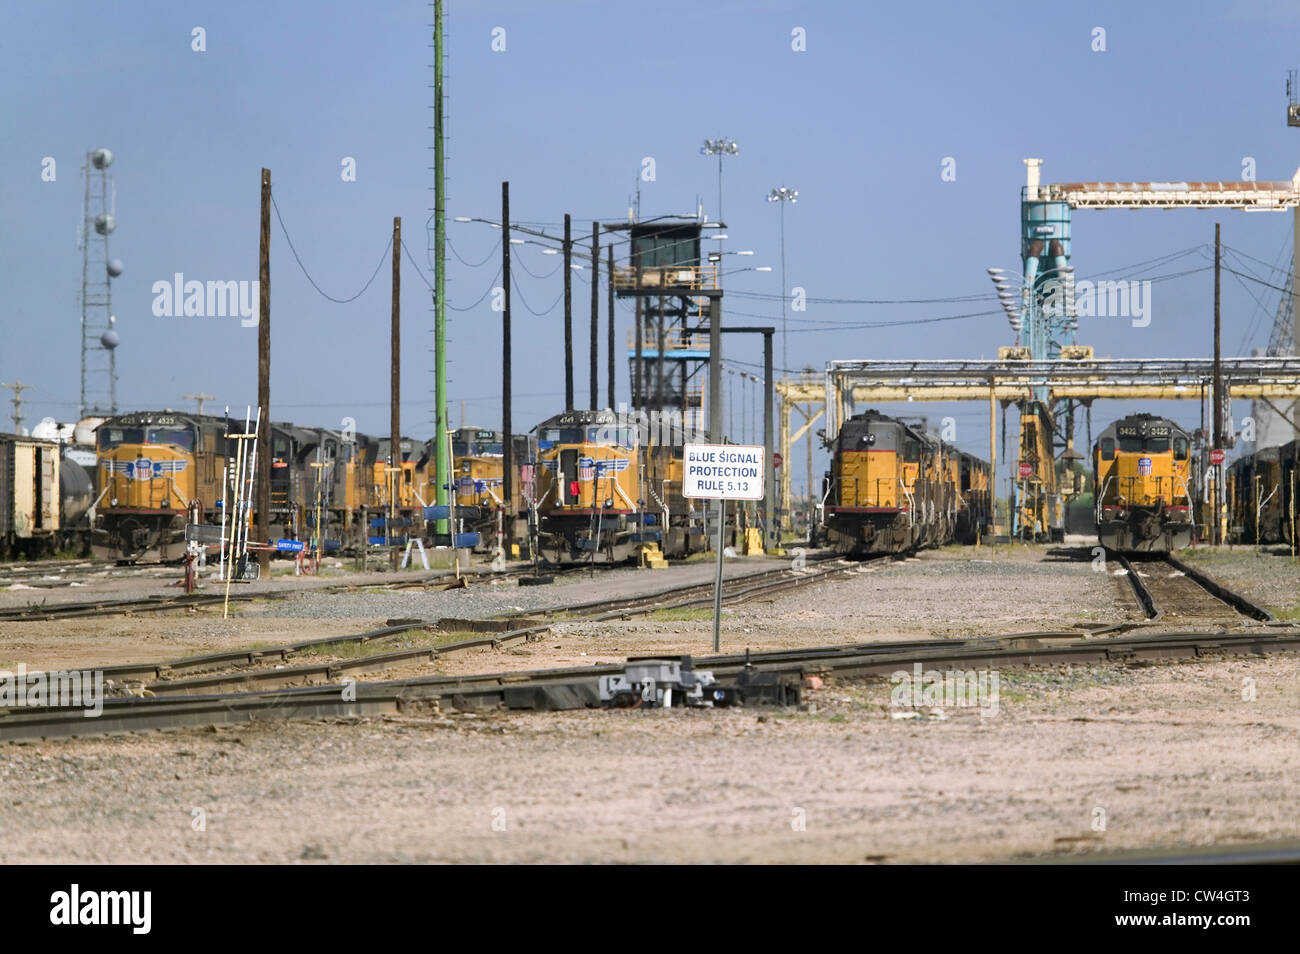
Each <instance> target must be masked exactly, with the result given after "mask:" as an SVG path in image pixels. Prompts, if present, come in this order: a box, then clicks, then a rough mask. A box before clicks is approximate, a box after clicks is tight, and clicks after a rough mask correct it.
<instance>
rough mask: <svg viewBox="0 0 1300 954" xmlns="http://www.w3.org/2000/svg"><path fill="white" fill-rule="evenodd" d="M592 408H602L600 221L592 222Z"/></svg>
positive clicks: (590, 388) (594, 409)
mask: <svg viewBox="0 0 1300 954" xmlns="http://www.w3.org/2000/svg"><path fill="white" fill-rule="evenodd" d="M589 354H590V362H589V363H590V365H591V384H590V386H589V390H590V392H591V401H590V405H591V409H592V410H593V411H599V410H600V223H599V222H592V223H591V347H590V349H589Z"/></svg>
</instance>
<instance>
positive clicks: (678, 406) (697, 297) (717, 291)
mask: <svg viewBox="0 0 1300 954" xmlns="http://www.w3.org/2000/svg"><path fill="white" fill-rule="evenodd" d="M722 227H723V226H722V223H720V222H711V223H705V222H701V221H700V220H699V219H698V218H685V217H681V216H660V217H658V218H655V219H650V220H648V221H644V222H629V223H615V224H611V225H606V226H605V228H606V230H609V231H614V230H627V231H628V232H629V233H630V240H631V241H630V252H629V256H628V260H627V261H628V263H627V264H626V265H616V266H615V267H614V276H613V281H614V294H615V295H617V296H618V297H620V298H632V299H633V300H634V302H635V307H636V322H635V325H634V327H633V328H632V331H631V333H630V335H629V341H628V370H629V381H630V382H631V389H632V392H631V393H632V409H633V410H634V411H645V412H647V413H658V414H660V415H664V414H672V415H673V416H674V417H676V416H677V415H680V421H681V426H682V427H683V428H684V429H685V430H687V431H690V432H697V433H698V432H701V431H703V430H704V429H705V420H704V416H703V415H704V395H705V391H706V387H705V379H706V376H707V374H708V367H709V360H710V356H711V351H710V342H709V321H710V318H711V316H712V314H713V312H714V311H715V310H717V311H719V312H720V311H721V308H722V284H721V282H720V280H719V273H720V271H721V268H720V265H721V259H722V256H721V254H720V253H717V252H714V253H712V254H709V255H708V256H707V258H706V257H705V256H704V255H703V254H702V252H701V248H700V242H701V239H702V238H703V235H704V230H705V229H706V228H708V229H721V228H722ZM713 436H714V437H717V436H718V435H713Z"/></svg>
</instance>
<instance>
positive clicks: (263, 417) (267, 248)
mask: <svg viewBox="0 0 1300 954" xmlns="http://www.w3.org/2000/svg"><path fill="white" fill-rule="evenodd" d="M258 251H259V254H258V260H259V261H258V291H259V293H260V297H259V299H258V305H257V307H258V311H257V409H258V427H257V437H258V440H257V465H258V466H257V534H258V537H259V538H261V539H262V541H263V542H265V541H266V540H269V539H270V538H271V170H270V169H263V170H262V227H261V235H260V239H259V250H258ZM257 559H258V563H259V564H260V565H261V572H262V574H263V575H264V576H269V575H270V572H271V554H270V551H267V550H263V551H261V552H260V553H259V554H258V558H257Z"/></svg>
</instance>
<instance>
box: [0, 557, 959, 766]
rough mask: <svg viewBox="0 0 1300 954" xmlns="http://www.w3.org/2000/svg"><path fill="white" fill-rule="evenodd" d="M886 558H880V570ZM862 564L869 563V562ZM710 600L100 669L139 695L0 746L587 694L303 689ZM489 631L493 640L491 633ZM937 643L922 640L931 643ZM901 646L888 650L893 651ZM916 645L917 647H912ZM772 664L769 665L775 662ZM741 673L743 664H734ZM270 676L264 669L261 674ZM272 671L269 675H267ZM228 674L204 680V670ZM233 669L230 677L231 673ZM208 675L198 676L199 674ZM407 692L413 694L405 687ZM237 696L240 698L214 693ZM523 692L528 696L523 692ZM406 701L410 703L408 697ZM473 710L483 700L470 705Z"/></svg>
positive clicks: (701, 587)
mask: <svg viewBox="0 0 1300 954" xmlns="http://www.w3.org/2000/svg"><path fill="white" fill-rule="evenodd" d="M888 560H889V558H882V560H881V561H872V562H873V563H874V562H886V561H888ZM868 565H869V564H868ZM863 569H864V564H847V563H845V562H844V561H841V560H838V559H834V558H830V559H827V560H826V561H823V565H820V566H816V567H814V568H813V569H810V570H806V571H798V572H796V571H792V570H789V569H785V568H782V569H774V570H769V571H761V572H759V573H756V574H751V575H749V576H746V577H740V578H734V579H733V580H731V581H727V582H726V584H725V586H724V593H723V599H724V602H725V603H727V604H735V603H737V602H741V601H744V600H749V599H754V598H757V597H760V596H763V595H768V594H773V593H778V592H782V591H786V590H790V589H793V588H799V587H805V586H810V585H813V584H815V583H818V582H823V581H825V580H826V579H828V578H831V577H834V576H840V575H853V574H858V573H861V572H863ZM711 601H712V583H707V584H692V585H688V586H685V587H674V588H671V589H667V590H662V591H659V592H656V593H650V594H642V595H638V596H634V597H628V598H626V599H620V600H603V601H598V602H593V603H588V604H580V605H571V606H566V607H563V608H557V609H554V610H541V611H535V612H532V613H527V614H511V615H510V616H506V617H499V618H496V619H492V620H474V621H469V620H455V619H447V620H442V621H440V623H441V624H442V625H444V626H450V627H455V628H461V627H465V626H478V627H480V628H482V629H484V630H487V631H488V632H487V633H486V634H485V635H483V636H475V637H471V638H469V639H464V640H459V641H457V642H454V643H450V644H444V645H440V646H434V647H418V648H410V649H398V650H393V651H389V652H381V653H377V654H374V655H369V656H365V657H362V658H359V659H342V660H334V661H331V662H322V663H319V664H309V665H302V666H294V667H287V666H284V663H285V662H287V661H289V660H290V659H292V658H293V657H294V656H295V655H299V654H301V653H304V652H306V651H308V650H311V649H320V648H324V647H328V646H331V645H333V646H342V645H345V644H348V643H352V644H356V643H362V644H364V643H366V642H371V641H375V640H381V639H384V638H388V637H396V636H400V635H401V634H403V633H408V632H410V631H412V630H415V629H423V628H425V627H426V626H428V625H429V623H428V622H426V621H421V620H405V621H395V622H394V623H393V624H392V625H390V626H385V627H382V628H380V629H376V630H372V631H370V632H367V633H361V634H355V635H350V636H339V637H326V638H322V639H316V640H308V641H303V642H299V643H293V644H288V645H285V646H280V647H275V648H271V649H257V650H241V651H230V652H223V653H209V654H205V655H201V656H190V657H184V658H182V659H177V660H171V661H169V662H165V663H145V664H123V665H118V666H106V667H100V668H99V669H98V671H100V672H102V673H103V674H104V677H105V679H110V680H113V681H114V682H121V683H123V684H127V685H131V684H135V687H136V688H137V690H138V691H139V692H141V695H140V696H128V697H115V698H108V699H105V700H104V713H103V715H102V716H100V717H99V718H95V719H87V718H85V716H84V714H83V712H82V710H81V709H79V708H78V709H67V708H63V709H60V708H56V707H45V708H41V709H35V708H32V709H19V708H11V709H0V741H13V740H21V739H28V738H39V737H55V736H82V735H103V734H109V733H114V732H120V731H133V730H137V729H139V730H145V729H153V728H164V727H175V726H185V725H209V724H217V723H222V722H226V721H235V722H241V721H248V720H250V719H255V718H259V717H260V716H259V714H262V715H265V716H266V717H269V718H312V717H318V716H322V715H335V716H349V715H364V714H373V713H376V712H383V711H396V709H397V708H400V705H401V704H402V702H403V700H406V701H411V700H416V701H419V699H420V698H424V699H425V700H426V701H428V700H436V699H439V698H441V697H442V693H441V692H438V693H435V694H433V695H429V694H428V691H427V690H425V689H421V688H420V687H421V686H422V685H424V684H425V683H426V682H427V681H428V680H430V679H431V680H432V682H429V683H428V685H431V686H439V685H444V684H445V685H450V686H452V687H454V688H453V691H452V695H454V696H458V697H459V696H463V694H464V692H463V690H464V689H465V687H473V686H476V687H479V688H480V689H481V688H482V687H483V686H485V685H486V686H496V687H500V686H503V685H507V686H513V687H516V688H519V687H521V686H523V685H525V684H526V685H530V686H531V685H534V684H538V685H543V684H544V685H551V684H554V683H556V681H557V680H564V679H573V678H580V681H582V682H583V684H584V685H586V684H587V683H589V682H590V684H591V685H592V686H594V684H595V683H594V681H592V680H594V679H595V677H596V676H598V675H599V674H601V673H603V672H607V671H609V672H612V671H618V670H619V668H620V667H618V666H606V667H583V668H581V669H574V670H551V671H544V672H541V673H532V674H528V673H525V674H514V673H504V674H497V675H490V676H486V677H443V676H434V677H417V678H414V679H407V680H396V681H391V682H386V683H375V684H365V683H353V684H351V685H350V687H349V688H350V690H351V691H352V692H353V693H355V698H353V699H345V698H344V693H342V692H341V691H340V689H341V686H340V685H339V684H338V683H334V684H332V685H325V686H310V685H309V686H303V685H301V684H302V683H304V682H321V681H328V682H334V681H335V680H339V679H349V678H350V677H352V676H354V675H355V674H359V673H363V672H366V671H369V670H376V669H390V668H393V667H394V666H401V665H410V664H413V663H420V662H424V661H433V660H436V659H437V658H438V657H440V656H442V655H445V654H447V653H452V652H457V651H463V650H467V649H473V648H479V647H484V646H496V647H499V646H504V645H508V644H510V643H512V642H517V641H527V640H530V639H536V638H540V637H541V636H542V635H544V634H545V633H546V632H547V631H548V629H549V627H550V625H551V623H553V622H555V621H556V620H560V619H566V620H571V621H572V620H583V621H599V620H602V619H610V618H616V617H617V618H623V617H627V616H630V615H633V614H636V613H643V612H650V611H653V610H655V609H662V608H685V607H692V606H701V605H705V604H708V603H711ZM493 630H495V632H493ZM940 642H941V641H926V642H925V645H931V644H933V645H935V646H937V645H938V643H940ZM898 645H899V644H893V646H894V647H897V646H898ZM917 645H920V644H917ZM774 658H775V657H774ZM738 665H741V666H743V663H738ZM268 666H269V667H271V668H267V667H268ZM277 666H278V667H279V668H275V667H277ZM214 669H216V670H226V671H224V672H216V673H212V670H214ZM230 670H234V671H230ZM205 671H206V674H204V673H205ZM186 673H190V674H193V673H200V675H194V676H191V677H190V678H177V676H180V675H184V674H186ZM408 687H414V688H410V689H408ZM231 688H238V689H241V690H244V691H237V692H222V691H220V690H223V689H231ZM528 691H531V690H528ZM411 693H414V695H411ZM475 699H476V702H475V703H474V704H480V701H481V700H478V697H477V696H476V697H475Z"/></svg>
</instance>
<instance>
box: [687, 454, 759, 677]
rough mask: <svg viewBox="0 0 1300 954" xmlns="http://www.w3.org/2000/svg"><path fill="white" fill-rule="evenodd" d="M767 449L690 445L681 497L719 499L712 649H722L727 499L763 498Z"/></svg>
mask: <svg viewBox="0 0 1300 954" xmlns="http://www.w3.org/2000/svg"><path fill="white" fill-rule="evenodd" d="M765 456H766V452H765V451H764V449H763V448H762V447H753V446H747V445H740V444H687V445H686V446H685V447H684V449H683V453H682V496H683V497H690V498H695V499H704V500H716V501H718V569H717V574H716V575H715V576H714V580H713V651H714V652H715V653H716V652H721V650H722V551H723V549H724V543H725V539H724V533H725V529H726V524H727V519H726V518H727V501H728V500H762V499H763V475H764V471H765V469H766V466H765V465H766V460H765Z"/></svg>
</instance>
